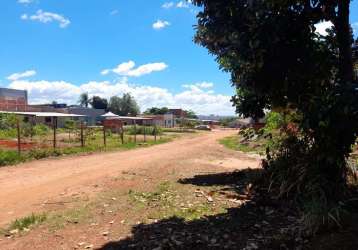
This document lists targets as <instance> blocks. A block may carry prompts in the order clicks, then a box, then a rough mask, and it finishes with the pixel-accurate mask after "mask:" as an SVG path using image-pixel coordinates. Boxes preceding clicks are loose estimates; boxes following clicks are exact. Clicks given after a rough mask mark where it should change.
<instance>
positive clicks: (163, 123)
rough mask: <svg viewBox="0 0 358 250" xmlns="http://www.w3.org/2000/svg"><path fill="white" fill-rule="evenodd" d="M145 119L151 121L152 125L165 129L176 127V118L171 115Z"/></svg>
mask: <svg viewBox="0 0 358 250" xmlns="http://www.w3.org/2000/svg"><path fill="white" fill-rule="evenodd" d="M143 117H145V118H150V119H151V123H152V124H151V125H156V126H159V127H164V128H173V127H175V125H176V121H175V116H174V115H173V114H171V113H168V114H164V115H144V116H143Z"/></svg>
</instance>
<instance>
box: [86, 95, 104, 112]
mask: <svg viewBox="0 0 358 250" xmlns="http://www.w3.org/2000/svg"><path fill="white" fill-rule="evenodd" d="M90 104H91V106H92V107H93V108H94V109H107V108H108V101H107V99H105V98H101V97H99V96H93V97H92V98H91V100H90Z"/></svg>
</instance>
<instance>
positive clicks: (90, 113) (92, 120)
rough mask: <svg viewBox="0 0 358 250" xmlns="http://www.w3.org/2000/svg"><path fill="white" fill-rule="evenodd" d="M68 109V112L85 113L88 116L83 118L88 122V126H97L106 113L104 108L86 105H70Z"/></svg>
mask: <svg viewBox="0 0 358 250" xmlns="http://www.w3.org/2000/svg"><path fill="white" fill-rule="evenodd" d="M66 111H67V113H68V114H75V115H85V116H86V117H84V118H83V119H84V120H85V122H86V123H87V126H95V125H96V124H97V123H99V122H101V121H102V120H103V119H102V118H101V115H104V114H105V113H106V111H105V110H104V109H92V108H85V107H68V108H67V109H66Z"/></svg>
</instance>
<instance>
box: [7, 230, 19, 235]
mask: <svg viewBox="0 0 358 250" xmlns="http://www.w3.org/2000/svg"><path fill="white" fill-rule="evenodd" d="M9 233H10V234H12V235H14V234H17V233H19V229H14V230H11V231H10V232H9Z"/></svg>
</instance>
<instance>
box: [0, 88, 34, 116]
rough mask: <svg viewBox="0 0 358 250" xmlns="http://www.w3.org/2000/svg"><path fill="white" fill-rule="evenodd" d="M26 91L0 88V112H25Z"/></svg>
mask: <svg viewBox="0 0 358 250" xmlns="http://www.w3.org/2000/svg"><path fill="white" fill-rule="evenodd" d="M27 102H28V100H27V91H26V90H16V89H7V88H0V110H3V111H26V108H27V104H28V103H27Z"/></svg>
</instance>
